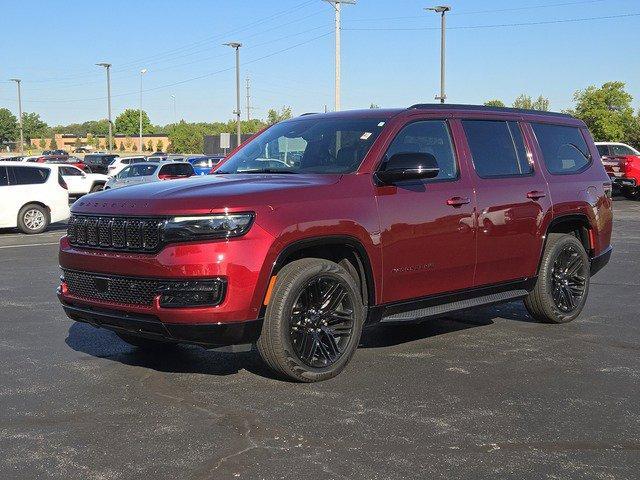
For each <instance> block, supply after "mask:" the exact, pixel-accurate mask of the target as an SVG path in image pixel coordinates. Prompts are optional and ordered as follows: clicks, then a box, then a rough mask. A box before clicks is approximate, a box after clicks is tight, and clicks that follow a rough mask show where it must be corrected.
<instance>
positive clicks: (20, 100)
mask: <svg viewBox="0 0 640 480" xmlns="http://www.w3.org/2000/svg"><path fill="white" fill-rule="evenodd" d="M11 81H12V82H16V86H17V87H18V118H19V119H20V155H23V154H24V130H23V125H22V96H21V94H20V82H21V81H22V80H20V79H19V78H12V79H11Z"/></svg>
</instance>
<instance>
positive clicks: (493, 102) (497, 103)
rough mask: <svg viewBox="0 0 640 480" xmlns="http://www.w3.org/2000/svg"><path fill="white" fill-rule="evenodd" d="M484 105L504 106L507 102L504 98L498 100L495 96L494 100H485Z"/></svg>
mask: <svg viewBox="0 0 640 480" xmlns="http://www.w3.org/2000/svg"><path fill="white" fill-rule="evenodd" d="M484 106H485V107H504V106H505V104H504V102H503V101H502V100H498V99H497V98H494V99H493V100H487V101H486V102H484Z"/></svg>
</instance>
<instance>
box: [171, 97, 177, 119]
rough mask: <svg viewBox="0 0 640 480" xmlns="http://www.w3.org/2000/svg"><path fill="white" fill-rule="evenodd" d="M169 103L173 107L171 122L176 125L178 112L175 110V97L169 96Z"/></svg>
mask: <svg viewBox="0 0 640 480" xmlns="http://www.w3.org/2000/svg"><path fill="white" fill-rule="evenodd" d="M171 102H172V105H173V121H174V122H175V123H178V111H177V110H176V96H175V95H174V94H171Z"/></svg>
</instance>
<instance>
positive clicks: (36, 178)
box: [10, 167, 50, 185]
mask: <svg viewBox="0 0 640 480" xmlns="http://www.w3.org/2000/svg"><path fill="white" fill-rule="evenodd" d="M10 168H12V169H13V177H14V178H15V182H16V183H15V184H16V185H34V184H39V183H45V182H46V181H47V178H49V172H50V170H49V169H48V168H30V167H10Z"/></svg>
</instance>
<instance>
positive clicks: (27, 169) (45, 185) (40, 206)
mask: <svg viewBox="0 0 640 480" xmlns="http://www.w3.org/2000/svg"><path fill="white" fill-rule="evenodd" d="M0 205H2V208H0V228H14V227H18V228H19V229H20V230H22V231H23V232H24V233H40V232H42V231H44V230H45V229H46V228H47V226H48V225H49V224H50V223H52V222H60V221H62V220H66V219H68V218H69V192H68V191H67V184H66V183H65V181H64V180H63V178H62V175H61V174H60V170H59V166H58V165H53V164H47V165H44V164H24V163H14V162H0Z"/></svg>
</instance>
